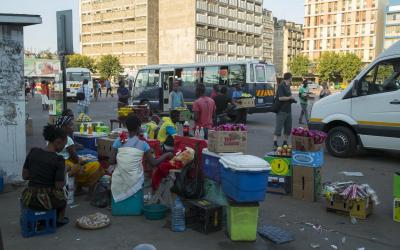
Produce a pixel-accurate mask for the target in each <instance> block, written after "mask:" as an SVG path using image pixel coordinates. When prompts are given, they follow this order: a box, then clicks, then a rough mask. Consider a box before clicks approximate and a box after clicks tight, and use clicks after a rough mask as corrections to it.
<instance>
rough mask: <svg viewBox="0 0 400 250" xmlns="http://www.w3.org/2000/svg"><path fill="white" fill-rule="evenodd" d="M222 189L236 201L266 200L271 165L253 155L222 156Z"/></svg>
mask: <svg viewBox="0 0 400 250" xmlns="http://www.w3.org/2000/svg"><path fill="white" fill-rule="evenodd" d="M220 162H221V164H222V168H221V183H222V190H223V191H224V193H225V194H226V195H227V196H228V197H229V198H231V199H233V200H234V201H236V202H258V201H264V199H265V193H266V191H267V181H266V180H267V179H268V175H269V172H270V170H271V169H270V167H269V164H268V162H267V161H265V160H263V159H261V158H259V157H256V156H252V155H229V156H222V157H221V160H220Z"/></svg>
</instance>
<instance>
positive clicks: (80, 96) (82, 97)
mask: <svg viewBox="0 0 400 250" xmlns="http://www.w3.org/2000/svg"><path fill="white" fill-rule="evenodd" d="M85 98H86V96H85V87H84V86H82V92H78V93H76V99H77V100H78V101H83V100H85Z"/></svg>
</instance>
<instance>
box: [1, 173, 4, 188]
mask: <svg viewBox="0 0 400 250" xmlns="http://www.w3.org/2000/svg"><path fill="white" fill-rule="evenodd" d="M3 190H4V177H3V175H2V174H1V173H0V193H3Z"/></svg>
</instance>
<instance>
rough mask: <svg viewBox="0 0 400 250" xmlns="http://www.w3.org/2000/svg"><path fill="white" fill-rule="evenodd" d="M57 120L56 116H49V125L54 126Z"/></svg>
mask: <svg viewBox="0 0 400 250" xmlns="http://www.w3.org/2000/svg"><path fill="white" fill-rule="evenodd" d="M57 119H58V115H49V124H50V125H54V124H55V123H56V121H57Z"/></svg>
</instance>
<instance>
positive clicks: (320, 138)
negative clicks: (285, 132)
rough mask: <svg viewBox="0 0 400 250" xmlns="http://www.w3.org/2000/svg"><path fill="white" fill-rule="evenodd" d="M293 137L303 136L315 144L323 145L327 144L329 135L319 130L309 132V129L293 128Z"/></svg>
mask: <svg viewBox="0 0 400 250" xmlns="http://www.w3.org/2000/svg"><path fill="white" fill-rule="evenodd" d="M292 135H295V136H302V137H311V138H312V139H313V141H314V143H315V144H322V143H324V142H325V139H326V137H327V134H326V133H325V132H322V131H318V130H308V129H307V128H302V127H299V128H293V129H292Z"/></svg>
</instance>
